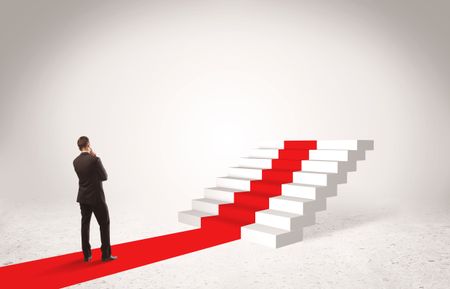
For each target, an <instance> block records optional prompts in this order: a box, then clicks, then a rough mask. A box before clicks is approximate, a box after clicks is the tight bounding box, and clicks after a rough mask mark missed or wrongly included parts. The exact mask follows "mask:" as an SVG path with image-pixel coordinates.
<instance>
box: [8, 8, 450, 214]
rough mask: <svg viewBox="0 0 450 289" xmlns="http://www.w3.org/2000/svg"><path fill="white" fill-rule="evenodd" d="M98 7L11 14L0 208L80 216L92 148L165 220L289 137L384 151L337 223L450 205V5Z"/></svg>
mask: <svg viewBox="0 0 450 289" xmlns="http://www.w3.org/2000/svg"><path fill="white" fill-rule="evenodd" d="M37 2H39V3H37ZM91 2H92V1H70V3H69V2H68V1H12V0H11V1H3V2H2V4H1V5H2V7H1V8H0V19H1V20H0V21H2V23H1V25H0V33H1V36H2V37H1V45H0V49H1V50H0V52H1V54H0V84H1V85H0V98H1V99H0V113H1V115H0V121H1V122H0V129H1V138H0V160H1V161H0V182H1V190H0V208H2V207H5V208H6V207H9V206H10V205H11V204H12V203H19V204H26V203H30V202H33V203H35V202H41V201H42V202H45V203H47V204H48V205H49V206H50V207H51V206H52V204H53V203H54V204H55V206H56V204H57V203H58V202H66V203H67V202H69V203H70V202H75V197H76V189H77V183H76V177H75V174H74V172H73V168H72V159H73V158H74V157H75V156H76V155H77V154H78V151H77V147H76V140H77V138H78V137H79V136H80V135H88V136H89V137H90V138H91V142H92V145H93V147H94V149H95V150H96V151H97V153H98V155H99V156H101V157H102V159H103V162H104V164H105V166H106V168H107V170H108V172H109V175H110V180H109V181H108V182H107V184H105V188H106V193H107V199H108V200H109V202H110V203H111V204H113V207H115V208H118V207H120V206H124V207H126V206H129V207H133V206H136V208H137V209H136V210H149V211H152V212H153V214H154V215H155V216H159V217H161V216H171V217H173V218H174V219H175V218H176V212H177V211H178V210H182V209H188V208H189V206H190V199H192V198H195V197H200V196H201V195H202V189H203V187H206V186H213V185H214V181H215V177H216V176H219V175H222V174H224V173H225V172H226V168H227V167H228V166H230V165H231V164H233V162H234V161H235V160H236V159H237V158H238V157H239V156H241V155H243V154H245V152H246V151H247V149H249V148H252V147H253V146H255V145H257V143H258V141H260V140H264V139H277V138H278V139H310V138H316V139H343V138H362V139H374V140H375V147H376V149H375V151H374V152H370V153H369V154H368V159H367V161H365V162H363V163H361V165H360V166H359V171H358V172H357V173H355V174H353V175H352V176H351V177H349V184H348V185H345V186H342V187H341V190H342V191H346V192H349V194H348V195H346V196H343V197H342V199H340V201H335V203H334V206H335V207H338V208H342V209H348V208H349V207H352V208H353V207H356V206H361V207H370V206H371V205H374V204H377V205H380V204H381V205H392V206H400V205H401V204H402V203H401V202H400V200H402V199H403V198H405V197H407V199H408V200H418V201H423V200H431V202H432V203H433V202H434V203H439V202H442V201H448V200H449V198H448V191H449V184H450V182H449V180H448V163H449V161H450V157H449V152H448V149H449V145H450V138H449V123H450V114H449V112H450V111H449V108H450V97H449V92H450V89H449V86H448V76H449V74H448V72H449V70H448V68H449V65H448V64H449V55H448V48H449V45H448V44H449V40H450V36H449V34H448V33H446V30H447V29H446V28H445V27H449V23H448V22H449V21H448V20H447V19H445V18H446V16H448V15H445V13H444V12H443V11H448V5H446V4H445V3H443V2H438V1H427V2H426V3H419V2H417V3H415V2H411V1H400V2H393V3H392V1H154V2H147V1H129V0H128V1H112V2H111V1H97V2H95V4H93V3H91ZM71 204H72V203H71ZM73 205H74V206H75V203H73ZM132 213H133V212H130V214H132Z"/></svg>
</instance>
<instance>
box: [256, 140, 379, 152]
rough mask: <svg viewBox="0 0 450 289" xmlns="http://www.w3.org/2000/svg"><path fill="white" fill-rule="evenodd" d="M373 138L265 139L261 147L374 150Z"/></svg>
mask: <svg viewBox="0 0 450 289" xmlns="http://www.w3.org/2000/svg"><path fill="white" fill-rule="evenodd" d="M373 146H374V142H373V140H318V141H311V140H305V141H293V140H289V141H265V142H261V143H260V145H259V148H265V149H304V150H314V149H318V150H349V151H356V150H373Z"/></svg>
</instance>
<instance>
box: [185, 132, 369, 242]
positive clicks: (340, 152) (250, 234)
mask: <svg viewBox="0 0 450 289" xmlns="http://www.w3.org/2000/svg"><path fill="white" fill-rule="evenodd" d="M285 144H286V142H285V141H276V142H265V143H263V144H261V146H260V147H259V148H258V149H253V150H251V151H250V153H249V155H248V157H245V158H241V159H240V160H239V162H238V167H233V168H230V169H229V173H228V175H227V176H225V177H219V178H217V180H216V187H213V188H206V189H205V192H204V198H200V199H195V200H193V201H192V210H188V211H182V212H179V214H178V219H179V221H180V222H182V223H186V224H190V225H193V226H197V227H198V226H201V219H202V218H205V217H210V216H215V215H220V214H219V207H220V206H221V205H225V204H232V203H235V195H236V193H238V192H247V191H251V190H252V182H255V181H257V180H262V179H263V171H265V170H271V169H272V166H273V160H281V161H282V162H283V161H284V160H286V159H288V161H290V162H295V161H296V160H295V158H294V159H293V158H292V157H289V156H288V157H283V155H282V154H283V153H296V151H298V150H304V149H302V148H300V149H296V148H285ZM372 149H373V141H370V140H337V141H316V142H315V144H314V148H313V149H307V150H309V155H308V158H307V159H302V160H298V162H301V170H295V171H294V170H293V171H292V172H290V173H291V174H292V179H291V180H292V182H291V183H282V184H281V194H278V195H276V196H272V197H267V198H268V201H269V208H268V209H263V210H256V211H255V212H254V223H250V224H249V222H247V223H246V224H248V225H244V226H242V227H241V238H242V239H244V240H248V241H251V242H255V243H258V244H262V245H266V246H269V247H272V248H279V247H282V246H285V245H289V244H292V243H295V242H299V241H301V240H302V236H303V233H302V231H303V230H302V229H303V228H304V227H306V226H310V225H313V224H314V223H315V213H316V212H318V211H322V210H325V209H326V199H327V198H328V197H333V196H336V195H337V185H338V184H342V183H345V182H346V181H347V173H348V172H352V171H356V163H357V161H359V160H364V159H365V152H366V151H367V150H372ZM281 166H283V164H281ZM273 170H274V171H278V172H279V171H280V169H276V168H275V169H273ZM275 173H277V172H275ZM281 173H286V171H284V172H283V171H282V172H281ZM267 185H269V186H270V185H271V184H270V182H269V184H267ZM278 185H280V184H278ZM278 192H279V191H278ZM265 208H267V205H266V206H265ZM232 212H233V211H232ZM224 214H225V215H226V214H228V215H229V214H230V212H227V213H224ZM225 217H226V216H225Z"/></svg>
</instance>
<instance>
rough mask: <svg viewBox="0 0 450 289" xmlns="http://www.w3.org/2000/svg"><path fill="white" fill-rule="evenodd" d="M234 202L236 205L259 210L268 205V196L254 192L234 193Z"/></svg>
mask: <svg viewBox="0 0 450 289" xmlns="http://www.w3.org/2000/svg"><path fill="white" fill-rule="evenodd" d="M234 203H235V204H236V205H241V206H245V207H249V208H255V209H259V210H261V209H263V208H268V207H269V196H264V195H262V194H258V193H254V192H243V193H238V194H236V195H235V197H234Z"/></svg>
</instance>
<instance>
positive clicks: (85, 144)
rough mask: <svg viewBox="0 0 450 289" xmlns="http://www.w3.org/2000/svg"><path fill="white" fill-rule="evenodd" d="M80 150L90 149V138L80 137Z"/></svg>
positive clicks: (78, 142) (78, 143)
mask: <svg viewBox="0 0 450 289" xmlns="http://www.w3.org/2000/svg"><path fill="white" fill-rule="evenodd" d="M77 145H78V148H79V149H80V151H83V150H84V151H85V150H88V149H89V138H88V137H87V136H80V138H79V139H78V141H77Z"/></svg>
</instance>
